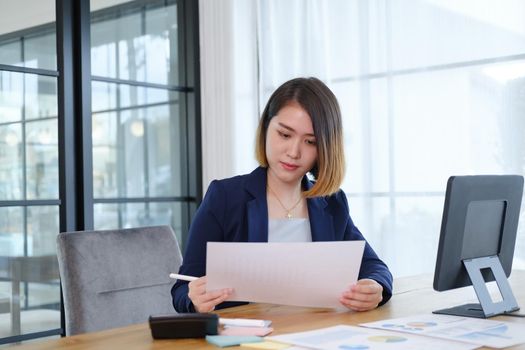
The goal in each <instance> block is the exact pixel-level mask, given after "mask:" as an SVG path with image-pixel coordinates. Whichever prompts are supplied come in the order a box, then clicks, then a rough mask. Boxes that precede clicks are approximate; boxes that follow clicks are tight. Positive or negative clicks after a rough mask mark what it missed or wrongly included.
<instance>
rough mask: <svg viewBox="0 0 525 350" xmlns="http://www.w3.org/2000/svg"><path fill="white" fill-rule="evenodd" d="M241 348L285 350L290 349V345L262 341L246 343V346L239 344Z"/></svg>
mask: <svg viewBox="0 0 525 350" xmlns="http://www.w3.org/2000/svg"><path fill="white" fill-rule="evenodd" d="M241 346H243V347H245V348H251V349H269V350H280V349H287V348H289V347H291V345H288V344H283V343H276V342H273V341H263V342H261V343H246V344H241Z"/></svg>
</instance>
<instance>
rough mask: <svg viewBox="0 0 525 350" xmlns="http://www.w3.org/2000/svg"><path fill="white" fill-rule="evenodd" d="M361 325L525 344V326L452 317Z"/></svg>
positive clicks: (503, 344) (479, 341)
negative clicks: (524, 330) (524, 327)
mask: <svg viewBox="0 0 525 350" xmlns="http://www.w3.org/2000/svg"><path fill="white" fill-rule="evenodd" d="M361 326H364V327H371V328H379V329H386V330H391V331H398V332H405V333H412V334H420V335H425V336H429V337H436V338H443V339H450V340H459V341H464V342H469V343H472V344H477V345H481V346H488V347H491V348H506V347H508V346H514V345H517V344H522V343H525V333H524V332H523V324H519V323H512V322H502V321H496V320H485V319H479V318H470V317H460V316H449V315H434V314H426V315H415V316H410V317H403V318H395V319H390V320H383V321H377V322H370V323H363V324H361Z"/></svg>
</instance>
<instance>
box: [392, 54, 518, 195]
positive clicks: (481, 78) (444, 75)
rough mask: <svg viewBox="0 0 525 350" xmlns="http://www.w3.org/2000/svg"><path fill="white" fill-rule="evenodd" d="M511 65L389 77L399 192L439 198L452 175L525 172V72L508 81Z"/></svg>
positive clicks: (516, 72) (515, 72) (397, 187)
mask: <svg viewBox="0 0 525 350" xmlns="http://www.w3.org/2000/svg"><path fill="white" fill-rule="evenodd" d="M522 62H523V63H522V65H523V66H524V67H525V61H522ZM515 64H517V63H512V64H510V65H515ZM508 65H509V63H507V64H494V65H485V66H477V67H473V68H468V69H461V70H451V71H449V70H446V71H436V72H428V73H424V74H423V73H422V74H417V75H407V76H400V77H396V78H395V79H394V88H393V95H394V100H395V101H396V103H395V104H394V116H395V119H394V120H395V125H394V138H395V140H394V145H395V159H396V162H397V165H396V169H395V170H396V175H395V178H396V190H399V191H423V192H424V191H441V192H442V191H444V189H445V186H446V181H447V179H448V177H449V176H450V175H461V174H490V173H492V174H501V173H523V172H525V138H523V130H525V119H524V118H523V115H524V113H525V105H524V104H523V102H522V101H523V99H521V98H519V97H518V96H520V94H521V91H522V90H523V88H522V86H523V83H524V82H525V70H523V72H522V73H521V74H520V71H519V70H514V74H517V75H515V76H512V77H508V76H507V75H506V74H507V73H505V72H506V70H505V69H504V67H506V66H508Z"/></svg>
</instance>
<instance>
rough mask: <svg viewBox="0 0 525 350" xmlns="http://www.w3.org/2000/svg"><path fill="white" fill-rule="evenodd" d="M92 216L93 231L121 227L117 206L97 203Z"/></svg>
mask: <svg viewBox="0 0 525 350" xmlns="http://www.w3.org/2000/svg"><path fill="white" fill-rule="evenodd" d="M93 216H94V221H95V224H94V228H95V230H111V229H116V228H121V227H122V225H121V222H122V218H121V214H120V211H119V204H101V203H97V204H95V205H94V206H93Z"/></svg>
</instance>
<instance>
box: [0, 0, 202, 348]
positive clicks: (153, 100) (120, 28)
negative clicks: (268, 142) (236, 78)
mask: <svg viewBox="0 0 525 350" xmlns="http://www.w3.org/2000/svg"><path fill="white" fill-rule="evenodd" d="M72 2H73V1H72ZM70 5H71V3H70ZM22 8H24V11H21V9H22ZM61 11H62V9H59V10H58V11H56V9H55V2H54V1H49V0H46V1H33V0H25V1H23V2H16V3H12V4H10V5H7V4H6V5H2V12H1V13H0V23H1V24H0V344H2V343H10V342H17V341H21V340H26V339H32V338H37V337H44V336H50V335H58V334H61V333H63V329H62V327H63V325H61V315H60V285H59V275H58V266H57V262H56V248H55V246H56V243H55V238H56V235H57V234H58V233H59V232H61V231H66V230H73V229H74V230H83V229H114V228H123V227H136V226H148V225H157V224H166V225H171V226H172V227H173V228H174V230H175V232H176V233H177V235H178V236H179V239H180V240H181V242H182V243H184V240H185V235H186V232H187V230H188V226H189V222H190V218H191V216H192V215H193V213H194V211H195V208H196V206H197V203H198V200H200V196H201V191H200V175H199V174H200V154H199V152H200V150H199V143H200V138H199V137H198V135H199V134H198V131H199V130H198V127H199V125H200V124H199V116H198V114H197V111H198V103H199V98H198V93H196V91H198V89H199V88H198V75H196V74H195V73H194V72H197V71H198V69H196V68H195V65H196V62H197V59H196V56H197V55H198V42H197V40H198V39H197V37H196V31H195V29H194V28H195V26H196V25H197V7H196V4H195V3H193V2H191V1H185V0H172V1H170V0H168V1H95V0H93V1H92V2H91V13H87V11H85V10H76V11H77V12H75V14H76V15H77V16H80V17H77V18H74V19H73V21H80V18H81V17H82V16H90V17H89V18H90V22H91V30H90V33H88V34H90V36H91V47H90V48H89V47H88V48H87V50H89V49H90V52H91V79H90V80H86V81H76V82H75V83H74V89H80V88H81V87H82V88H83V87H86V86H87V90H89V92H90V95H91V99H90V100H91V101H92V103H91V112H92V113H88V114H86V115H85V116H84V117H83V118H85V119H81V118H79V119H77V120H76V122H75V123H77V124H76V126H75V127H74V128H69V129H68V128H67V127H66V128H65V127H61V123H63V121H64V120H67V122H68V123H69V122H71V121H72V120H73V119H75V118H78V114H77V113H73V112H72V110H68V109H67V108H65V109H64V108H61V106H62V105H61V104H62V103H64V104H67V105H68V106H69V107H71V106H72V103H73V101H71V100H65V101H64V99H65V97H64V96H61V91H62V90H61V89H60V88H59V83H60V82H59V79H60V76H61V74H62V70H61V69H62V68H61V65H60V63H59V60H58V59H57V57H60V56H59V54H58V55H57V51H58V52H61V50H64V48H65V45H66V44H64V47H61V46H60V45H61V43H63V42H64V40H62V39H63V38H61V37H57V33H60V31H57V24H56V23H63V22H62V20H63V16H62V15H61V13H62V12H61ZM56 12H58V13H59V15H58V22H56V21H55V18H56V16H55V13H56ZM22 13H23V14H24V15H23V16H22V15H21V14H22ZM84 18H85V17H84ZM61 25H63V28H64V30H66V31H68V32H67V33H66V34H67V35H69V36H75V35H79V36H80V35H81V34H82V33H75V32H74V30H73V29H72V27H68V26H67V25H65V24H61ZM77 30H78V29H77ZM82 30H85V29H80V31H82ZM88 31H89V29H88ZM83 34H84V35H85V34H86V33H83ZM58 36H60V34H58ZM57 39H58V40H57ZM57 42H58V44H57ZM88 52H89V51H88ZM65 56H66V60H68V59H69V60H71V61H69V62H68V63H69V64H73V65H75V64H77V65H78V60H79V57H76V56H73V55H71V56H67V54H66V55H65ZM75 60H77V61H76V62H75ZM197 67H198V66H197ZM64 72H66V73H64V76H63V78H64V79H66V80H67V79H70V81H73V80H75V79H76V78H75V77H72V76H70V75H69V74H70V71H67V70H65V71H64ZM74 74H76V73H74ZM77 80H78V79H77ZM89 87H91V89H89ZM68 93H70V92H68ZM68 96H69V97H71V98H75V99H76V97H74V94H73V93H71V94H70V95H68ZM63 110H68V112H67V113H65V114H64V115H61V113H62V112H60V111H63ZM85 121H88V122H89V124H90V125H91V127H90V128H86V129H84V128H83V127H82V122H85ZM72 124H73V123H72ZM72 124H71V125H72ZM64 130H68V132H71V133H74V135H73V134H69V135H66V134H65V131H64ZM64 139H67V140H69V141H65V142H66V146H68V147H69V146H71V147H73V148H74V149H75V154H74V155H73V157H72V158H68V157H64V156H63V154H64V152H66V150H64V148H62V147H61V146H60V145H61V144H62V143H63V142H64V141H63V140H64ZM86 141H87V142H86ZM68 142H71V144H68ZM82 143H84V144H88V145H90V146H91V145H92V147H90V148H89V150H88V151H87V153H83V152H84V151H82V150H81V149H80V148H77V147H76V145H78V144H82ZM66 148H67V147H66ZM85 154H88V155H89V157H92V163H90V162H82V159H83V157H84V156H85ZM80 164H82V165H85V164H92V165H91V166H90V167H89V168H83V167H82V166H81V165H80ZM65 168H67V169H74V173H75V174H77V175H78V177H79V179H77V181H79V182H81V181H83V180H82V179H89V180H90V181H91V179H92V187H91V186H88V187H86V188H85V189H84V190H90V191H89V193H88V192H84V193H80V192H79V191H82V190H78V189H81V188H82V187H71V185H68V184H66V183H67V179H65V178H64V177H63V174H67V172H65V171H64V169H65ZM90 185H91V184H90ZM68 186H70V187H68ZM63 188H66V189H67V191H68V192H69V194H70V193H71V191H73V192H75V196H76V199H75V200H74V201H73V202H74V203H73V202H72V201H71V200H70V199H67V200H66V198H65V196H64V193H63V192H62V191H63ZM91 189H92V193H91ZM74 198H75V197H74ZM81 212H83V213H84V215H82V214H81ZM86 213H87V214H86ZM66 217H67V220H70V221H69V222H73V223H74V224H71V223H69V224H65V222H67V220H66ZM90 218H93V220H90ZM68 227H69V229H68ZM17 296H19V298H17ZM13 297H14V298H13ZM18 299H19V300H20V302H19V303H18V304H16V305H13V303H12V302H11V300H15V301H16V300H18Z"/></svg>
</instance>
